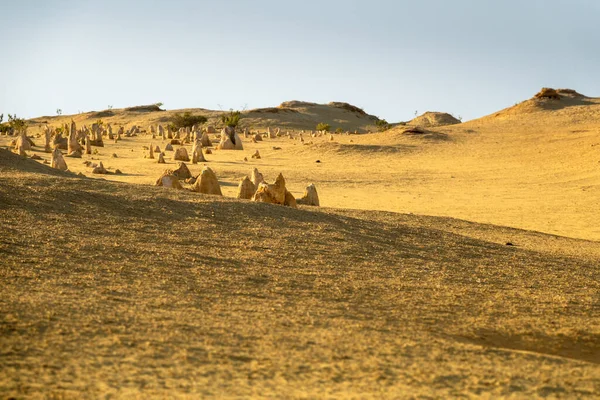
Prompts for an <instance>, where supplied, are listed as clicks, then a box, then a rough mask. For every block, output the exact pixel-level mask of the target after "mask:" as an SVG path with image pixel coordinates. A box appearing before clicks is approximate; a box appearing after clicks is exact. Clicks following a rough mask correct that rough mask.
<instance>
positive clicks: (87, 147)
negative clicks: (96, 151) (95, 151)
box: [85, 135, 92, 154]
mask: <svg viewBox="0 0 600 400" xmlns="http://www.w3.org/2000/svg"><path fill="white" fill-rule="evenodd" d="M85 154H92V143H91V141H90V137H89V136H87V135H86V136H85Z"/></svg>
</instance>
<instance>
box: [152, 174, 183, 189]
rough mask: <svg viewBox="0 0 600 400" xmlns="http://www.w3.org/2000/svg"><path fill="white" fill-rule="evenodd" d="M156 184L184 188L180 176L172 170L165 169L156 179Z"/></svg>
mask: <svg viewBox="0 0 600 400" xmlns="http://www.w3.org/2000/svg"><path fill="white" fill-rule="evenodd" d="M154 185H155V186H163V187H167V188H170V189H180V190H182V189H183V186H181V183H179V178H177V177H176V176H175V175H173V174H172V173H171V171H165V172H163V174H162V175H161V176H160V178H158V179H157V180H156V183H155V184H154Z"/></svg>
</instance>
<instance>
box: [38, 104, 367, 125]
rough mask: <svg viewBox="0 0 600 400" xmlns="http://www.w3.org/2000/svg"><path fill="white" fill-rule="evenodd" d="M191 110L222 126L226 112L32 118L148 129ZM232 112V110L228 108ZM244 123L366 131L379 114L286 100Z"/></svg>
mask: <svg viewBox="0 0 600 400" xmlns="http://www.w3.org/2000/svg"><path fill="white" fill-rule="evenodd" d="M185 112H189V113H191V114H192V115H203V116H205V117H207V118H208V122H207V123H206V125H214V126H219V125H221V120H220V117H221V115H223V114H225V113H226V112H224V111H215V110H207V109H202V108H186V109H181V110H168V111H165V110H161V109H160V108H159V107H158V106H156V105H149V106H137V107H128V108H120V109H111V110H103V111H91V112H85V113H81V114H77V115H65V116H44V117H39V118H34V119H32V120H30V127H31V130H32V131H35V130H36V129H40V127H43V126H44V125H46V124H49V125H55V126H59V125H61V124H66V123H70V122H71V120H74V121H75V122H76V123H77V124H79V125H84V124H87V125H88V126H89V125H91V124H93V123H95V122H96V121H98V120H102V121H103V122H105V123H107V124H112V125H113V126H119V125H123V126H132V125H138V126H141V127H143V128H144V129H145V128H147V127H148V126H150V125H157V124H163V125H165V126H166V125H167V124H168V123H169V122H171V119H172V117H173V115H175V114H177V113H179V114H183V113H185ZM227 112H228V111H227ZM242 117H243V118H242V119H241V124H240V126H241V127H242V128H252V129H259V128H260V129H266V128H267V127H273V128H274V127H280V128H282V129H296V130H301V129H306V130H314V129H315V128H316V126H317V124H319V123H321V122H323V123H328V124H330V125H331V127H332V129H333V130H335V129H337V128H342V129H343V130H344V131H351V132H354V131H358V132H359V133H365V132H368V131H373V132H375V131H377V128H376V126H375V122H376V121H377V120H378V118H377V117H375V116H373V115H369V114H367V113H366V112H365V111H363V110H362V109H360V108H358V107H356V106H353V105H351V104H348V103H343V102H331V103H328V104H317V103H309V102H303V101H286V102H284V103H282V104H281V105H279V106H278V107H269V108H256V109H253V110H247V111H243V112H242Z"/></svg>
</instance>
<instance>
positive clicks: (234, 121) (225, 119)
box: [221, 110, 242, 128]
mask: <svg viewBox="0 0 600 400" xmlns="http://www.w3.org/2000/svg"><path fill="white" fill-rule="evenodd" d="M241 117H242V113H241V112H240V111H233V110H229V113H228V114H224V115H221V122H222V123H223V124H224V125H225V126H230V127H234V128H235V127H236V126H238V125H239V123H240V118H241Z"/></svg>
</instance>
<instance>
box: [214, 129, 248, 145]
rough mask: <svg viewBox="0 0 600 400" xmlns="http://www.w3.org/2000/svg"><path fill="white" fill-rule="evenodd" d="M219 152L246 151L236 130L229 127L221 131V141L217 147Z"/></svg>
mask: <svg viewBox="0 0 600 400" xmlns="http://www.w3.org/2000/svg"><path fill="white" fill-rule="evenodd" d="M217 149H219V150H244V146H243V145H242V139H241V138H240V137H239V136H238V134H237V133H236V132H235V128H234V127H232V126H227V127H225V128H223V130H222V131H221V141H220V142H219V144H218V145H217Z"/></svg>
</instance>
